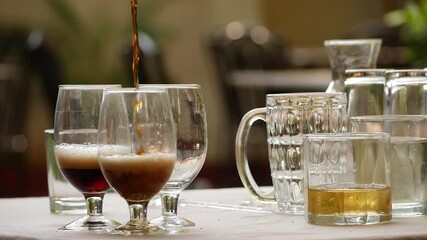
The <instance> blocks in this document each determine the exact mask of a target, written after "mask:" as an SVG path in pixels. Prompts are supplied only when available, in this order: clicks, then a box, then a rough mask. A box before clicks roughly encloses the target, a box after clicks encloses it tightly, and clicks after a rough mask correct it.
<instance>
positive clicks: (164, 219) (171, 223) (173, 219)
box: [151, 215, 196, 230]
mask: <svg viewBox="0 0 427 240" xmlns="http://www.w3.org/2000/svg"><path fill="white" fill-rule="evenodd" d="M151 223H152V224H155V225H157V226H160V227H163V228H165V229H168V230H169V229H179V228H183V227H194V226H196V224H195V223H194V222H192V221H190V220H188V219H185V218H183V217H178V216H176V215H175V216H160V217H158V218H155V219H153V220H151Z"/></svg>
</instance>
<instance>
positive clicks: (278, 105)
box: [235, 93, 347, 215]
mask: <svg viewBox="0 0 427 240" xmlns="http://www.w3.org/2000/svg"><path fill="white" fill-rule="evenodd" d="M346 108H347V99H346V96H345V93H289V94H268V95H267V106H266V107H265V108H256V109H253V110H251V111H249V112H248V113H247V114H246V115H245V116H244V117H243V118H242V121H241V122H240V125H239V128H238V131H237V136H236V149H235V150H236V163H237V169H238V172H239V176H240V179H241V180H242V183H243V185H244V186H245V187H246V188H247V189H248V190H249V192H250V193H251V195H253V197H255V198H256V199H257V200H260V201H276V202H277V204H278V208H279V211H280V212H284V213H289V214H301V215H302V214H303V213H304V195H303V188H302V177H303V172H302V168H301V167H302V159H301V152H302V136H303V134H308V133H327V132H345V131H347V115H346ZM257 120H263V121H265V122H266V124H267V143H268V154H269V162H270V171H271V177H272V182H273V188H274V198H272V197H270V196H269V195H268V194H265V193H264V192H262V191H261V189H260V188H259V186H258V185H257V183H256V181H255V180H254V179H253V177H252V174H251V172H250V169H249V164H248V159H247V154H246V141H247V137H248V133H249V130H250V128H251V125H252V124H253V123H254V122H255V121H257Z"/></svg>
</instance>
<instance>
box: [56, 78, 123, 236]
mask: <svg viewBox="0 0 427 240" xmlns="http://www.w3.org/2000/svg"><path fill="white" fill-rule="evenodd" d="M120 87H121V85H61V86H59V91H58V100H57V103H56V109H55V121H54V136H55V157H56V160H57V162H58V166H59V168H60V170H61V172H62V174H63V175H64V176H65V178H66V179H67V180H68V182H70V183H71V185H73V186H74V187H75V188H77V190H79V191H80V192H81V193H82V194H83V196H84V197H85V200H86V207H87V215H86V216H84V217H82V218H80V219H77V220H75V221H73V222H71V223H69V224H67V225H65V226H63V227H61V228H60V229H59V230H73V231H110V230H112V229H114V228H115V227H116V226H117V225H118V223H117V222H115V221H112V220H109V219H107V218H106V217H104V216H103V214H102V202H103V198H104V194H105V193H106V192H107V191H108V190H109V189H110V186H109V185H108V183H107V181H106V180H105V178H104V176H103V174H102V172H101V168H100V166H99V163H98V156H97V150H98V149H97V148H98V145H97V133H98V118H99V108H100V105H101V101H102V97H103V90H104V89H107V88H120Z"/></svg>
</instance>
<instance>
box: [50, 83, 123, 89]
mask: <svg viewBox="0 0 427 240" xmlns="http://www.w3.org/2000/svg"><path fill="white" fill-rule="evenodd" d="M117 87H120V88H121V87H122V85H121V84H61V85H59V86H58V89H105V88H108V89H109V88H117Z"/></svg>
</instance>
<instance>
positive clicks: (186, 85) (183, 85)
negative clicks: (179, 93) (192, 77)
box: [139, 83, 201, 89]
mask: <svg viewBox="0 0 427 240" xmlns="http://www.w3.org/2000/svg"><path fill="white" fill-rule="evenodd" d="M139 87H143V88H144V87H149V88H150V87H153V88H166V89H171V88H177V89H199V88H201V87H200V85H199V84H196V83H170V84H169V83H164V84H159V83H155V84H139Z"/></svg>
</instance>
